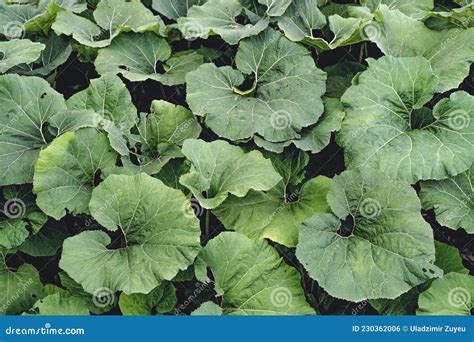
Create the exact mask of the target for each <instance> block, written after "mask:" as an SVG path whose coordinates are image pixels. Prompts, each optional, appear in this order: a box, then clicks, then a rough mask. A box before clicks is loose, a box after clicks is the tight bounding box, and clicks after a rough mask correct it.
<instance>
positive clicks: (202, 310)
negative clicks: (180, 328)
mask: <svg viewBox="0 0 474 342" xmlns="http://www.w3.org/2000/svg"><path fill="white" fill-rule="evenodd" d="M222 312H223V310H222V308H221V307H220V306H219V305H217V304H216V303H214V302H204V303H202V304H201V306H199V307H198V308H197V309H196V310H194V311H193V312H191V316H222Z"/></svg>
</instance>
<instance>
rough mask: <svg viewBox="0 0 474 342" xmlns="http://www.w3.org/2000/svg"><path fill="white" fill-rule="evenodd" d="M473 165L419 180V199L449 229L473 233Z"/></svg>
mask: <svg viewBox="0 0 474 342" xmlns="http://www.w3.org/2000/svg"><path fill="white" fill-rule="evenodd" d="M471 108H474V107H471ZM473 184H474V166H471V168H470V169H469V170H467V171H465V172H463V173H460V174H458V175H457V176H454V177H450V178H447V179H443V180H441V181H426V182H421V192H420V199H421V203H422V204H423V208H425V209H432V208H433V209H434V211H435V214H436V220H437V221H438V222H439V223H440V224H442V225H443V226H446V227H449V228H451V229H458V228H460V227H462V228H464V229H465V230H466V231H467V232H468V233H474V187H473Z"/></svg>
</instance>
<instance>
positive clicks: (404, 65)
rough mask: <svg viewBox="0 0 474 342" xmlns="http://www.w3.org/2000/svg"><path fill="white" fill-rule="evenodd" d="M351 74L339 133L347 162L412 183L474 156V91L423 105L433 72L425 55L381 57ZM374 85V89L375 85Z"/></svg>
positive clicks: (458, 168)
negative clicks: (426, 105) (345, 108)
mask: <svg viewBox="0 0 474 342" xmlns="http://www.w3.org/2000/svg"><path fill="white" fill-rule="evenodd" d="M368 63H369V68H368V69H367V71H365V72H363V73H362V74H360V75H359V76H358V77H357V78H355V79H354V85H353V86H351V87H350V88H349V89H348V90H347V91H346V93H345V94H344V96H343V97H342V102H343V103H345V104H346V105H348V106H349V109H348V110H347V114H346V118H345V120H344V122H343V124H342V128H341V130H340V131H339V134H338V143H339V144H340V145H341V146H342V147H344V152H345V157H346V165H348V167H349V168H357V167H362V166H369V167H373V168H376V169H379V170H381V171H383V172H385V173H386V174H387V175H388V176H390V177H392V178H394V179H403V180H406V181H408V182H410V183H415V182H416V181H418V180H425V179H442V178H446V177H448V176H450V175H455V174H458V173H460V172H463V171H465V170H466V169H468V168H469V167H470V166H471V164H472V162H473V161H474V154H473V153H472V151H473V147H474V134H473V133H474V117H473V115H474V97H473V96H471V95H469V94H467V93H465V92H462V91H460V92H456V93H453V94H451V96H450V98H449V99H448V98H446V99H443V100H441V101H439V102H438V103H437V104H436V106H435V107H434V109H433V111H431V110H430V109H428V108H426V107H424V105H425V104H427V103H428V101H429V100H430V99H431V98H432V96H433V87H434V85H435V83H436V78H435V76H434V75H433V72H432V70H431V67H430V64H429V62H428V61H427V60H426V59H425V58H423V57H405V58H394V57H390V56H386V57H382V58H380V59H379V60H372V59H369V60H368ZM374 89H377V91H374Z"/></svg>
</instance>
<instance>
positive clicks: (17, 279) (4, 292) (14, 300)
mask: <svg viewBox="0 0 474 342" xmlns="http://www.w3.org/2000/svg"><path fill="white" fill-rule="evenodd" d="M0 252H1V253H0V254H1V261H0V304H1V306H0V314H2V315H16V314H19V313H22V312H23V311H25V310H28V309H30V308H31V307H32V306H33V304H34V303H35V302H36V300H37V298H40V297H41V294H42V289H43V285H42V284H41V282H40V279H39V274H38V271H37V270H36V268H34V267H33V266H32V265H29V264H23V265H21V266H20V267H19V268H18V270H17V271H16V272H15V271H11V270H9V269H8V267H7V265H6V263H5V257H6V256H5V255H4V251H2V250H0Z"/></svg>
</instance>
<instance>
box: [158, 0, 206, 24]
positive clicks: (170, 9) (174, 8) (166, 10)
mask: <svg viewBox="0 0 474 342" xmlns="http://www.w3.org/2000/svg"><path fill="white" fill-rule="evenodd" d="M205 2H206V0H185V1H183V0H153V3H152V7H153V9H154V10H155V11H157V12H158V13H160V14H163V15H164V16H165V17H167V18H168V19H172V20H176V19H179V18H181V17H185V16H186V15H187V14H188V10H189V9H190V8H191V7H193V6H199V5H202V4H204V3H205Z"/></svg>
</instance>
